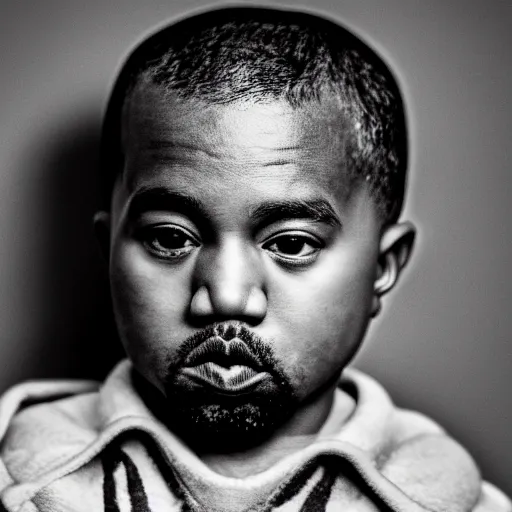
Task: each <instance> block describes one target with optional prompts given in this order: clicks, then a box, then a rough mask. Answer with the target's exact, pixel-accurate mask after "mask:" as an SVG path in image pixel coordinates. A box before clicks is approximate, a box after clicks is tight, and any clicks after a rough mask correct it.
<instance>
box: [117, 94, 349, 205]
mask: <svg viewBox="0 0 512 512" xmlns="http://www.w3.org/2000/svg"><path fill="white" fill-rule="evenodd" d="M353 133H354V131H353V128H352V126H351V123H350V119H349V118H348V117H347V116H346V115H345V114H344V110H343V108H342V107H341V106H340V104H339V102H338V100H337V99H336V98H334V97H327V98H326V99H324V100H322V101H312V102H309V103H307V104H305V105H304V106H301V107H294V106H292V105H290V104H289V103H288V102H287V101H285V100H270V99H269V100H268V101H261V100H260V101H258V102H251V101H250V100H244V101H240V102H233V103H230V104H224V105H215V104H214V105H212V104H207V103H206V102H204V101H200V100H183V99H179V98H177V97H176V96H175V95H173V94H172V93H168V92H165V91H164V90H162V89H160V88H158V87H157V86H152V85H139V86H138V87H136V89H135V90H134V91H133V92H132V94H131V95H130V97H129V98H128V100H127V102H126V105H125V108H124V111H123V119H122V142H123V150H124V155H125V169H124V172H125V174H126V176H125V181H126V182H127V184H128V188H129V189H132V188H134V187H135V188H136V186H137V185H138V184H147V183H148V182H151V181H154V180H156V179H157V180H160V181H162V180H164V181H165V180H168V181H169V180H170V181H173V182H174V183H176V182H180V181H182V182H183V181H187V180H189V181H190V180H191V179H192V180H195V181H196V182H197V181H198V180H200V181H201V183H203V184H208V186H211V185H213V184H215V186H217V187H219V186H222V184H223V183H225V184H226V185H227V186H229V185H230V184H232V182H233V180H234V179H236V180H238V182H239V183H240V182H242V181H244V180H246V181H251V180H252V182H255V181H257V180H259V179H264V180H267V181H269V180H270V181H272V180H273V181H275V184H276V187H277V186H279V184H280V183H281V184H282V183H283V182H284V181H286V182H287V184H288V185H290V183H291V182H293V183H295V184H297V186H299V187H300V186H302V187H304V186H306V185H308V186H313V187H317V188H322V189H324V190H327V191H329V192H331V193H335V194H336V195H339V194H347V193H348V192H349V188H350V186H351V183H352V171H353V169H352V167H353V166H352V165H351V162H352V158H351V155H352V147H353V144H352V141H353Z"/></svg>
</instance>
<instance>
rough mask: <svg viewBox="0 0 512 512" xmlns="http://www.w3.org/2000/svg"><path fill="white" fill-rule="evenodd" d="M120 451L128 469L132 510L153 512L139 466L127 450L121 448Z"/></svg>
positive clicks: (127, 477)
mask: <svg viewBox="0 0 512 512" xmlns="http://www.w3.org/2000/svg"><path fill="white" fill-rule="evenodd" d="M120 452H121V458H122V462H123V464H124V467H125V470H126V480H127V485H128V494H129V496H130V503H131V506H132V512H151V510H150V509H149V504H148V497H147V495H146V491H145V489H144V484H143V482H142V479H141V477H140V474H139V470H138V469H137V466H136V465H135V464H134V463H133V461H132V459H131V458H130V457H129V456H128V455H127V454H126V452H124V451H123V450H120Z"/></svg>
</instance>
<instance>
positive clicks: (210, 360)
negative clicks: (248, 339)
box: [181, 335, 270, 393]
mask: <svg viewBox="0 0 512 512" xmlns="http://www.w3.org/2000/svg"><path fill="white" fill-rule="evenodd" d="M181 373H182V374H183V375H186V376H187V377H189V378H191V379H192V380H194V381H195V382H196V383H198V384H202V385H205V386H209V387H212V388H215V389H216V390H217V391H220V392H223V393H239V392H241V391H244V392H247V391H248V390H249V389H251V388H253V387H255V386H256V385H257V384H259V383H260V382H261V381H262V380H264V379H266V378H267V377H269V376H270V375H269V373H267V372H266V371H264V370H263V368H262V364H261V361H260V360H259V358H258V357H257V356H256V355H255V354H254V353H253V352H252V351H251V350H250V349H249V348H248V347H247V345H246V344H245V343H244V342H243V341H241V340H240V339H239V338H237V337H235V338H232V339H231V340H230V341H226V340H224V339H223V338H222V337H220V336H218V335H216V336H212V337H210V338H208V339H207V340H206V341H205V342H203V343H202V344H201V345H199V346H198V347H196V348H195V349H194V350H192V351H191V352H190V354H189V355H188V356H187V357H186V359H185V361H184V368H183V369H182V371H181Z"/></svg>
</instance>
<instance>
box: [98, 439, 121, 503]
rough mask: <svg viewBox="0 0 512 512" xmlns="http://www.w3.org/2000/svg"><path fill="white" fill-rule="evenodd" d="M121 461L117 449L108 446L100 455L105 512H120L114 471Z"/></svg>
mask: <svg viewBox="0 0 512 512" xmlns="http://www.w3.org/2000/svg"><path fill="white" fill-rule="evenodd" d="M120 462H121V459H120V457H119V450H118V449H115V448H112V447H110V446H109V447H108V448H107V449H106V450H104V451H103V453H102V455H101V465H102V466H103V503H104V505H105V512H120V510H119V505H118V504H117V493H116V481H115V479H114V471H115V470H116V469H117V466H118V465H119V463H120Z"/></svg>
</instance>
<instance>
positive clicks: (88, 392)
mask: <svg viewBox="0 0 512 512" xmlns="http://www.w3.org/2000/svg"><path fill="white" fill-rule="evenodd" d="M98 387H99V384H98V383H95V382H92V381H40V382H27V383H24V384H19V385H17V386H15V387H13V388H11V389H10V390H9V391H7V392H6V393H5V394H4V395H3V396H2V397H1V398H0V439H1V445H0V465H1V469H2V470H3V472H4V476H3V479H4V480H6V479H7V480H8V482H7V483H10V481H27V480H31V479H34V478H37V477H38V476H39V475H40V474H41V473H42V472H46V471H48V469H50V468H51V467H52V466H53V465H55V464H56V463H57V462H58V461H59V460H62V458H63V457H67V456H68V455H69V454H70V453H72V452H77V451H79V450H81V449H82V448H83V447H84V446H85V445H86V444H87V443H89V442H90V441H91V439H93V438H94V437H95V436H96V426H95V423H96V417H97V416H96V403H97V389H98ZM1 484H2V482H1V480H0V485H1Z"/></svg>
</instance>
